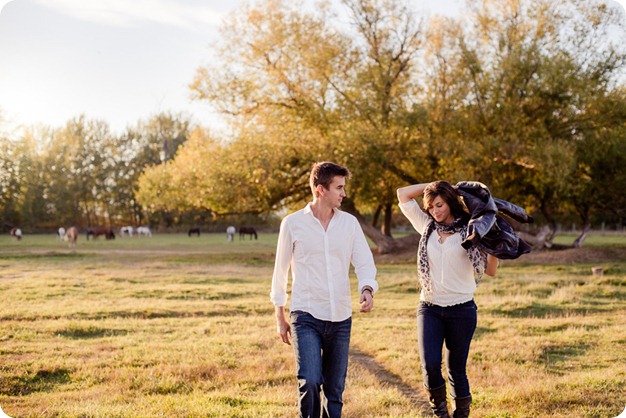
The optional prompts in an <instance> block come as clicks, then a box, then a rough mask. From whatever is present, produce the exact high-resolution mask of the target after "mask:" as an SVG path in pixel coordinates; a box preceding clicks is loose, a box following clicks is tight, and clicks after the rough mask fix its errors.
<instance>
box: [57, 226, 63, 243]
mask: <svg viewBox="0 0 626 418" xmlns="http://www.w3.org/2000/svg"><path fill="white" fill-rule="evenodd" d="M57 239H58V240H59V241H63V240H64V239H65V228H63V227H60V228H59V230H58V231H57Z"/></svg>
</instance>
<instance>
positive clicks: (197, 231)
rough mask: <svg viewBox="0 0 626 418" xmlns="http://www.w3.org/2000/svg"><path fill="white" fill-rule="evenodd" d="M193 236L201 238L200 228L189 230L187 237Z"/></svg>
mask: <svg viewBox="0 0 626 418" xmlns="http://www.w3.org/2000/svg"><path fill="white" fill-rule="evenodd" d="M193 234H196V235H197V236H200V228H189V232H187V235H188V236H192V235H193Z"/></svg>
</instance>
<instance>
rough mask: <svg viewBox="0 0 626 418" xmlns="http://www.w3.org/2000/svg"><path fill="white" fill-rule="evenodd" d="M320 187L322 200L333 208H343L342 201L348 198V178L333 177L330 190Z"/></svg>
mask: <svg viewBox="0 0 626 418" xmlns="http://www.w3.org/2000/svg"><path fill="white" fill-rule="evenodd" d="M318 187H319V196H320V199H321V200H322V201H323V202H324V203H326V204H327V205H328V206H330V207H332V208H338V207H339V206H341V201H342V200H343V198H344V197H346V191H345V187H346V178H345V177H343V176H335V177H333V181H331V182H330V185H329V186H328V189H325V188H324V186H318Z"/></svg>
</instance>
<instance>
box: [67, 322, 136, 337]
mask: <svg viewBox="0 0 626 418" xmlns="http://www.w3.org/2000/svg"><path fill="white" fill-rule="evenodd" d="M56 334H57V335H60V336H62V337H65V338H70V339H74V340H80V339H90V338H103V337H114V336H118V335H126V334H128V331H126V330H119V329H106V328H99V327H94V326H88V327H82V326H76V325H70V326H69V327H67V328H65V329H63V330H60V331H58V332H57V333H56Z"/></svg>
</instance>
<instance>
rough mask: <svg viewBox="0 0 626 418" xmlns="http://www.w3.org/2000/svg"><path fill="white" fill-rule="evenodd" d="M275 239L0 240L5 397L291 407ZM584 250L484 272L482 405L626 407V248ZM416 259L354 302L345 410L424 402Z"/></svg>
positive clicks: (0, 371)
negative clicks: (364, 307)
mask: <svg viewBox="0 0 626 418" xmlns="http://www.w3.org/2000/svg"><path fill="white" fill-rule="evenodd" d="M613 238H614V237H613ZM613 238H612V239H613ZM275 242H276V236H275V235H261V236H260V239H259V241H257V242H254V241H245V242H243V241H242V242H238V241H237V240H236V241H235V242H234V243H233V244H230V245H226V243H225V236H221V235H207V234H204V235H202V237H201V238H200V239H190V238H188V237H187V236H183V235H182V234H181V235H173V236H155V238H154V239H152V240H147V239H143V240H129V239H126V240H116V242H105V241H99V242H89V243H85V242H82V243H81V242H80V241H79V246H78V248H77V249H75V250H70V249H67V248H66V247H65V246H64V244H62V243H58V242H56V241H55V239H54V238H53V237H44V236H41V237H36V236H26V237H25V238H24V240H22V241H21V242H20V243H19V244H18V243H16V242H15V241H10V240H9V239H8V237H2V238H0V268H2V275H1V276H0V294H1V296H2V300H3V301H6V302H3V303H2V305H0V358H1V359H2V362H1V363H0V405H2V408H3V409H4V411H5V412H7V413H8V414H9V415H10V416H13V417H16V418H18V417H19V418H23V417H28V418H30V417H68V418H79V417H80V418H86V417H107V418H110V417H120V418H122V417H123V418H139V417H168V418H169V417H182V416H184V417H246V418H248V417H292V416H294V415H295V413H296V403H297V393H296V383H295V377H294V359H293V352H292V349H291V347H288V346H285V345H284V344H282V343H281V342H280V341H279V339H278V337H277V336H276V331H275V324H274V319H273V315H272V313H273V307H272V306H271V303H270V302H269V287H270V278H271V274H272V267H273V266H272V265H273V254H274V250H275ZM625 247H626V246H625ZM581 251H582V252H580V253H575V254H573V253H569V252H568V253H565V254H564V255H565V256H564V257H562V258H561V259H560V260H558V259H556V258H554V257H553V256H550V257H548V256H545V255H542V254H533V255H532V257H528V258H526V259H522V260H520V261H517V262H504V263H503V264H502V268H501V270H500V273H499V275H498V278H496V279H486V280H485V281H484V282H483V283H482V284H481V285H480V287H479V291H478V292H477V294H476V301H477V304H478V306H479V324H478V330H477V333H476V337H475V339H474V342H473V346H472V351H471V354H470V361H469V374H470V382H471V384H472V391H473V394H474V398H475V404H474V410H473V413H472V416H474V417H520V418H521V417H611V416H616V415H617V414H618V413H619V412H621V411H622V410H623V409H624V405H626V399H625V395H624V391H623V384H624V381H625V380H626V362H625V360H624V358H623V357H624V356H623V352H624V347H625V345H626V337H624V336H625V335H626V323H625V322H624V320H623V318H624V317H626V308H625V305H624V301H625V299H626V261H625V259H624V258H619V257H618V258H610V257H613V256H615V255H616V254H617V256H619V255H620V254H626V252H624V251H623V249H622V247H620V246H619V245H614V243H613V242H611V244H610V246H609V247H608V250H607V251H604V250H603V248H601V247H594V248H592V249H591V251H587V252H585V249H583V250H581ZM607 254H608V256H607ZM611 254H613V256H611ZM412 257H413V259H412V260H409V261H406V260H403V259H400V258H395V259H387V260H386V261H384V262H383V261H379V264H378V268H379V280H380V285H381V291H380V293H379V294H378V295H377V296H376V308H375V311H374V312H372V313H371V314H368V315H362V314H359V313H356V314H355V316H354V323H353V333H352V351H351V356H350V368H349V374H348V382H347V389H346V393H345V399H344V400H345V407H344V412H345V414H344V415H345V416H346V417H348V418H362V417H395V418H401V417H419V416H428V412H427V406H426V400H425V396H424V393H423V389H422V387H423V386H422V380H421V372H420V369H419V358H418V353H417V338H416V331H415V324H416V320H415V312H416V307H417V299H418V294H417V291H416V287H415V286H416V267H415V259H414V255H413V256H412ZM607 257H608V258H607ZM598 263H600V265H602V266H603V267H605V274H604V276H601V277H597V276H592V275H591V274H590V271H591V270H590V268H591V267H592V266H594V265H596V264H598ZM354 297H355V299H354V305H355V306H356V305H357V300H356V298H357V295H356V294H355V295H354Z"/></svg>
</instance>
